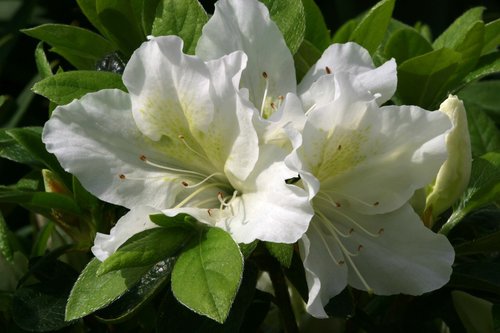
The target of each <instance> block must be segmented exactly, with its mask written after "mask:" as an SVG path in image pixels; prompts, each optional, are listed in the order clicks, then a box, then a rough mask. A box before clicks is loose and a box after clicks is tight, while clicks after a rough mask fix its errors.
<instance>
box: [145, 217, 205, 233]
mask: <svg viewBox="0 0 500 333" xmlns="http://www.w3.org/2000/svg"><path fill="white" fill-rule="evenodd" d="M149 218H150V219H151V221H152V222H153V223H155V224H157V225H159V226H160V227H164V228H172V227H177V228H180V227H183V228H188V229H193V228H195V226H196V220H195V219H194V218H193V217H191V216H190V215H188V214H177V215H175V216H167V215H165V214H153V215H149Z"/></svg>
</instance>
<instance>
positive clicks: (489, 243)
mask: <svg viewBox="0 0 500 333" xmlns="http://www.w3.org/2000/svg"><path fill="white" fill-rule="evenodd" d="M496 251H500V231H497V232H495V233H492V234H490V235H488V236H484V237H481V238H478V239H474V240H473V241H470V242H466V243H462V244H460V245H458V246H456V247H455V253H456V254H457V255H466V254H478V253H492V252H496Z"/></svg>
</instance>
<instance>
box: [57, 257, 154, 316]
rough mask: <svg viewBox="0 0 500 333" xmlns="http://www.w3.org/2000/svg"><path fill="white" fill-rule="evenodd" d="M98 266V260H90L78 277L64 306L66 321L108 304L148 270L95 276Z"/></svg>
mask: <svg viewBox="0 0 500 333" xmlns="http://www.w3.org/2000/svg"><path fill="white" fill-rule="evenodd" d="M100 265H101V262H100V261H99V260H98V259H96V258H94V259H92V260H91V261H90V262H89V263H88V265H87V266H86V267H85V269H84V270H83V271H82V273H81V274H80V276H79V277H78V280H77V281H76V283H75V285H74V286H73V289H72V290H71V293H70V295H69V299H68V303H67V304H66V315H65V319H66V320H73V319H78V318H82V317H84V316H86V315H88V314H90V313H92V312H94V311H96V310H98V309H101V308H103V307H105V306H106V305H108V304H110V303H111V302H113V301H114V300H115V299H117V298H118V297H120V296H121V295H123V294H124V293H125V292H126V291H127V290H129V289H130V288H132V287H133V286H134V285H135V284H136V283H137V282H138V281H139V280H140V278H141V277H142V276H143V275H144V274H145V273H146V272H147V271H148V270H149V267H147V268H144V267H137V268H129V269H123V270H119V271H113V272H110V273H107V274H104V275H101V276H97V275H96V272H97V270H98V269H99V266H100Z"/></svg>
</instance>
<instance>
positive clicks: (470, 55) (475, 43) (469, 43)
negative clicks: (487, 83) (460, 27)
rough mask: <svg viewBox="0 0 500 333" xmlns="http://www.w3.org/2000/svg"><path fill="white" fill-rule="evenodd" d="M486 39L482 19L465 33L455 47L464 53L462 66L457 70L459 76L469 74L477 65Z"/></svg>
mask: <svg viewBox="0 0 500 333" xmlns="http://www.w3.org/2000/svg"><path fill="white" fill-rule="evenodd" d="M483 41H484V23H483V22H482V21H477V22H475V23H474V24H473V25H472V26H471V27H470V29H469V30H468V31H467V32H466V33H465V35H464V37H463V39H462V40H460V41H459V42H458V43H457V45H456V46H455V47H454V49H455V50H456V51H458V52H460V54H461V55H462V60H461V64H460V68H459V70H458V71H457V74H456V75H458V76H459V77H461V76H463V75H465V74H467V73H468V72H469V71H470V70H471V69H472V68H474V66H475V65H476V63H477V61H478V59H479V56H480V55H481V50H482V48H483Z"/></svg>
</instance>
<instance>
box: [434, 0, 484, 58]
mask: <svg viewBox="0 0 500 333" xmlns="http://www.w3.org/2000/svg"><path fill="white" fill-rule="evenodd" d="M483 11H484V8H483V7H476V8H472V9H469V10H468V11H467V12H465V13H464V14H462V16H460V17H459V18H457V19H456V20H455V21H454V22H453V23H452V24H451V25H450V26H449V27H448V29H446V30H445V31H444V32H443V33H442V34H441V35H440V36H439V37H438V38H436V40H435V41H434V43H433V46H434V48H435V49H440V48H442V47H447V48H451V49H453V48H455V47H456V46H457V44H458V43H460V42H461V41H463V39H464V37H465V35H466V34H467V32H468V31H469V30H470V28H471V26H472V25H473V24H475V23H476V22H477V21H480V20H481V18H482V15H483Z"/></svg>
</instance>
